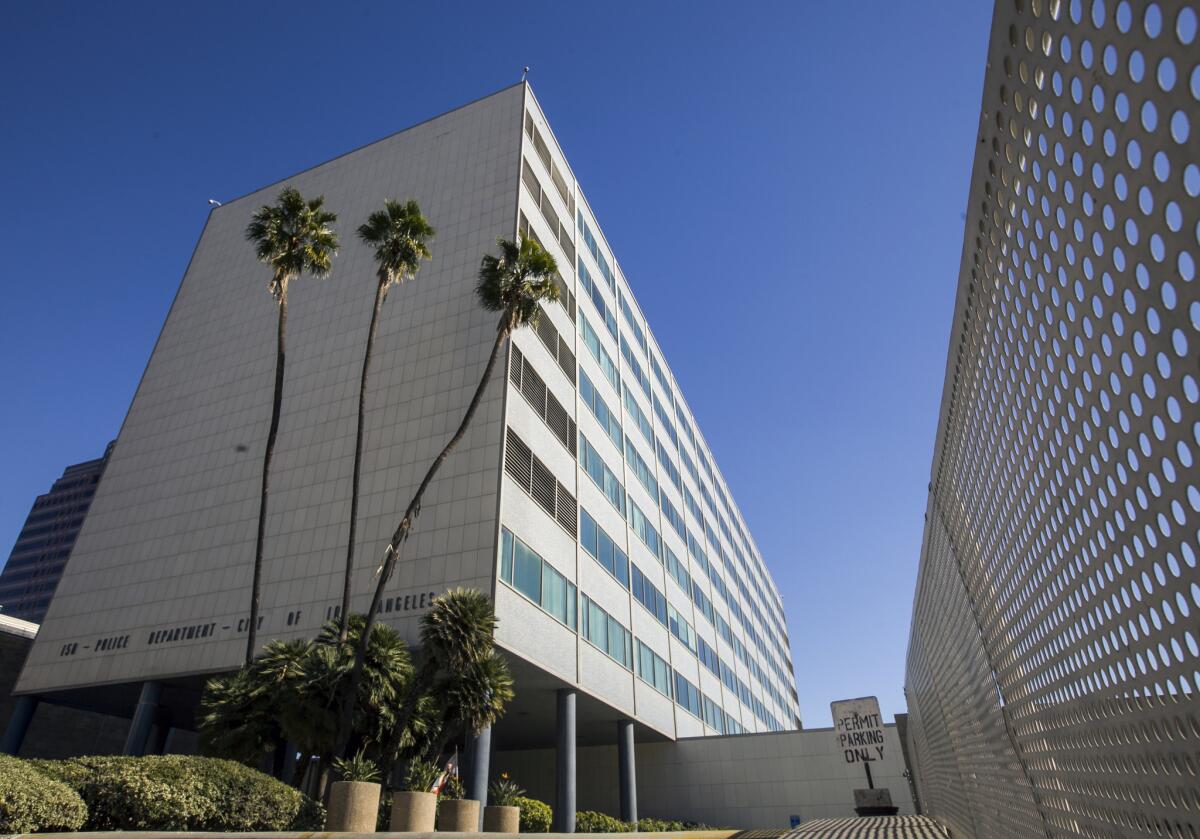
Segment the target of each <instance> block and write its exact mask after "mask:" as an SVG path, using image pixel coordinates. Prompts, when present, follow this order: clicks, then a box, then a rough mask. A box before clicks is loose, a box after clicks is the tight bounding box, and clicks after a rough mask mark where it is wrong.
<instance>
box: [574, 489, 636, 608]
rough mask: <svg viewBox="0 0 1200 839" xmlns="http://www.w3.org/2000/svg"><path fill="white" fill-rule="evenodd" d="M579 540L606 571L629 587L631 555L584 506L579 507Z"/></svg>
mask: <svg viewBox="0 0 1200 839" xmlns="http://www.w3.org/2000/svg"><path fill="white" fill-rule="evenodd" d="M579 542H580V544H581V545H583V549H584V550H585V551H587V552H588V553H589V554H591V556H592V558H593V559H595V560H596V561H597V562H599V563H600V564H601V565H602V566H604V570H605V571H607V572H608V573H610V574H612V575H613V576H614V577H616V578H617V582H619V583H620V584H621V585H622V586H624V587H625V588H629V557H628V556H626V555H625V551H623V550H621V549H620V548H619V547H617V544H616V542H614V541H613V540H612V537H610V536H609V535H608V534H607V533H605V532H604V529H603V528H602V527H600V525H598V524H596V520H595V519H593V518H592V517H591V516H590V515H588V511H587V510H585V509H583V508H582V507H580V508H579Z"/></svg>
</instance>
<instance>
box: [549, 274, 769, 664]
mask: <svg viewBox="0 0 1200 839" xmlns="http://www.w3.org/2000/svg"><path fill="white" fill-rule="evenodd" d="M579 267H580V269H581V277H582V278H583V284H584V286H585V289H586V290H587V291H588V294H589V296H590V297H591V298H592V300H593V302H594V303H595V304H596V309H597V311H598V312H600V314H601V317H602V318H604V320H605V323H606V326H607V328H608V329H609V330H610V331H612V330H613V329H614V328H615V317H614V316H613V315H612V313H611V311H610V310H609V309H608V307H607V304H606V303H605V301H604V299H603V297H602V296H601V294H600V293H599V292H598V286H597V285H596V284H595V283H594V282H593V281H592V279H591V276H590V274H588V273H587V268H586V266H585V265H584V264H583V263H582V262H580V264H579ZM627 305H628V304H627ZM629 317H632V312H630V313H629V315H627V318H629ZM544 320H545V319H544ZM580 320H581V321H582V322H581V323H580V331H581V334H582V338H583V342H584V344H585V345H586V346H587V347H588V349H589V351H590V352H591V353H592V355H593V357H594V358H595V360H596V361H597V363H598V364H599V366H600V367H601V369H602V371H603V372H604V373H605V375H606V377H607V378H608V379H609V382H610V384H611V385H612V386H613V387H614V389H617V390H618V392H619V393H623V395H624V402H625V405H626V408H627V410H629V413H630V415H631V416H632V417H633V419H634V421H635V423H636V424H637V425H638V428H639V431H640V432H641V433H642V434H643V435H644V436H645V437H646V438H647V440H648V441H650V442H652V443H653V445H654V450H655V453H656V455H657V459H658V462H659V463H660V465H661V466H662V468H663V470H664V472H665V473H666V475H667V476H668V477H669V478H670V480H671V481H672V482H673V483H675V484H676V486H677V487H679V488H681V489H682V490H683V491H684V493H685V500H689V498H688V497H687V495H688V490H687V488H686V487H684V486H683V484H682V478H681V475H680V473H679V469H678V467H677V466H676V465H675V463H674V461H673V460H672V459H671V456H670V454H669V453H668V452H667V450H666V448H665V446H664V445H663V444H662V442H661V441H660V440H658V439H656V438H655V437H654V434H653V431H652V426H651V423H650V421H649V418H648V417H647V416H646V414H645V412H644V411H643V410H642V408H641V406H640V405H638V403H637V401H636V399H635V398H634V397H633V396H632V395H631V393H630V392H629V389H628V387H625V388H622V387H621V382H620V373H619V370H618V367H617V365H616V363H615V362H614V361H613V359H612V357H611V356H610V355H609V354H608V351H607V349H606V348H605V347H604V345H603V343H602V342H601V341H600V339H599V336H598V335H597V334H596V332H595V330H594V329H593V328H592V326H591V324H590V322H588V320H587V318H586V317H584V316H582V313H580ZM550 331H551V333H552V334H551V340H547V338H546V336H543V341H544V343H546V344H547V347H548V348H550V349H551V350H552V352H553V351H555V350H556V349H558V346H557V345H559V343H560V342H559V341H555V340H553V339H554V338H557V332H556V331H554V330H553V327H552V326H551V327H550ZM622 340H623V339H622ZM561 344H564V345H565V342H561ZM562 348H563V349H565V346H563V347H562ZM622 353H623V355H624V356H625V357H626V359H627V362H628V363H629V366H630V369H631V371H632V374H633V376H634V378H635V379H637V380H638V381H639V384H640V385H641V387H642V389H643V390H644V391H646V392H647V393H648V394H649V395H650V396H651V399H652V401H653V403H654V409H655V412H656V414H657V415H658V418H659V420H660V423H661V424H662V426H663V428H664V433H667V434H668V436H670V437H671V438H672V442H673V443H674V444H675V447H676V449H677V450H678V451H679V452H680V453H681V456H682V457H684V458H685V465H689V466H690V469H689V471H692V472H694V470H695V466H694V464H693V463H691V458H690V456H688V455H687V453H686V451H685V450H684V449H682V448H681V447H679V445H678V439H677V436H676V431H675V428H674V425H673V424H672V423H671V420H670V417H669V416H668V414H667V411H666V407H665V406H664V405H663V403H662V401H661V400H660V399H659V398H658V395H657V394H656V393H654V392H653V391H652V390H651V389H650V387H649V379H648V377H647V376H646V374H645V372H644V371H643V369H642V368H641V365H640V363H639V362H638V361H637V359H636V358H634V357H633V355H632V350H631V348H630V345H629V344H628V342H627V341H625V342H624V345H623V346H622ZM556 354H557V353H556ZM648 356H649V357H650V359H651V364H652V366H657V359H655V358H654V357H653V355H652V354H650V353H648ZM559 358H560V364H561V355H559ZM572 359H573V357H572ZM574 372H575V371H572V373H574ZM578 372H579V373H580V374H583V371H582V368H580V369H579V371H578ZM656 373H661V369H659V370H658V371H656ZM535 375H536V374H535ZM583 375H586V374H583ZM572 378H574V376H572ZM662 378H663V380H665V373H664V374H662ZM581 391H582V392H583V393H582V395H583V398H584V401H585V404H588V405H589V407H590V408H591V409H592V411H593V413H594V414H596V415H597V418H598V419H599V420H601V423H602V426H603V427H604V428H605V429H606V431H607V432H608V434H609V436H610V437H611V438H613V439H614V443H617V444H618V446H619V447H620V448H623V449H625V453H626V456H627V460H629V461H630V462H631V464H632V465H633V467H634V470H635V474H637V475H638V477H639V480H641V482H642V483H643V485H645V486H646V488H647V491H648V492H650V494H651V496H652V497H654V498H656V499H658V502H659V507H660V509H662V510H663V512H664V515H665V517H666V518H667V520H668V522H669V523H670V524H671V526H672V527H673V529H675V530H676V532H679V531H680V527H681V524H682V516H681V515H679V514H678V511H677V510H675V508H674V506H673V505H672V504H671V502H670V501H669V500H666V502H665V504H664V503H663V502H664V499H663V498H662V495H661V493H660V492H658V487H657V480H656V479H655V478H654V476H653V473H652V470H650V469H649V466H648V464H647V463H646V461H645V460H644V458H642V457H641V455H640V454H639V453H637V451H636V448H633V447H632V446H631V445H630V443H629V442H628V438H627V437H624V435H623V432H622V430H621V428H620V425H621V424H620V421H619V420H617V419H616V418H615V417H614V415H613V413H612V411H611V410H610V409H609V408H608V405H607V404H606V403H605V402H604V401H603V399H602V398H601V397H599V394H598V393H597V392H596V389H595V387H594V385H593V383H592V382H591V381H590V379H589V380H588V381H587V384H586V385H583V386H581ZM534 398H536V397H534ZM550 398H551V399H553V396H551V397H550ZM535 407H536V406H535ZM673 407H674V406H673ZM543 418H544V419H546V418H547V417H546V416H545V415H543ZM554 430H556V434H557V431H558V430H557V429H554ZM557 436H559V437H560V439H561V436H562V435H561V434H557ZM618 440H621V441H622V442H623V443H624V446H621V443H620V442H618ZM564 445H565V444H564ZM593 453H594V450H593ZM631 454H632V457H630V455H631ZM700 457H701V461H702V463H703V465H704V467H705V471H706V473H708V474H709V475H711V474H712V469H711V466H710V465H709V463H708V461H707V459H706V458H704V457H703V455H700ZM596 460H599V458H596ZM600 463H601V464H602V461H600ZM608 473H609V474H608V476H607V477H608V480H607V482H605V479H604V477H601V479H600V480H597V485H599V486H601V488H602V489H605V491H606V494H609V495H610V499H614V506H616V507H617V509H618V510H621V507H622V503H623V501H622V500H621V499H623V495H624V490H623V487H621V486H620V481H619V480H617V479H616V476H615V474H613V473H612V472H611V470H608ZM592 477H593V480H596V475H595V474H593V475H592ZM698 477H699V476H698V474H694V475H693V478H694V479H695V480H696V482H697V484H698V485H699V486H700V491H701V495H702V497H703V498H704V500H705V502H706V504H707V505H708V507H709V509H710V510H711V511H712V513H713V515H714V516H715V517H716V518H717V519H718V526H719V527H721V530H722V532H723V533H725V534H726V538H727V539H729V541H730V542H731V543H732V542H733V539H732V533H731V532H730V531H729V528H728V525H727V524H726V522H725V520H724V518H723V517H722V516H720V514H719V513H718V512H717V510H716V506H715V504H714V502H713V500H712V497H711V495H710V494H709V492H708V489H707V487H706V486H705V484H704V483H703V482H701V481H699V480H698ZM606 484H607V485H606ZM714 486H715V484H714ZM720 497H721V499H722V502H723V503H726V504H727V500H726V499H725V494H724V492H723V491H721V492H720ZM690 500H692V504H690V505H689V509H690V510H691V511H692V513H693V515H694V516H696V517H697V519H698V520H699V521H700V522H703V523H704V525H705V527H706V528H707V527H708V525H707V523H706V522H704V517H703V515H702V513H701V512H700V510H699V507H698V506H697V505H695V503H694V499H690ZM639 513H640V511H639ZM734 521H735V524H737V521H736V519H735V520H734ZM647 524H648V522H647ZM738 526H739V530H740V525H738ZM639 535H640V536H642V537H643V541H646V542H647V544H648V545H649V546H650V547H651V549H652V550H653V549H655V548H654V545H655V543H656V542H657V541H658V539H657V531H655V530H653V528H652V526H651V527H650V529H646V528H643V529H642V530H641V532H640V533H639ZM680 535H681V537H682V536H683V535H684V534H683V533H681V534H680ZM735 549H736V546H735ZM737 554H738V556H739V558H742V557H741V551H740V550H737ZM656 555H658V553H657V551H656ZM721 555H722V557H723V558H725V555H724V552H723V551H722V552H721ZM742 561H743V564H744V558H742ZM726 565H727V566H728V565H729V563H728V561H726ZM706 568H711V566H706ZM746 571H747V575H746V576H747V577H748V578H749V579H750V580H751V581H752V582H753V583H754V585H755V588H756V589H758V590H759V592H760V595H761V589H760V588H759V586H758V581H757V579H756V575H753V574H750V573H749V568H748V567H747V568H746ZM709 573H710V578H711V577H712V572H711V571H710V572H709ZM734 576H735V578H736V579H737V580H738V582H739V588H740V589H741V591H742V594H743V596H744V597H746V599H747V601H748V602H749V601H750V600H751V597H750V594H749V590H748V589H746V588H745V584H744V582H743V581H742V579H741V577H740V576H738V575H736V574H735V575H734ZM714 584H715V585H716V586H717V590H718V592H719V593H720V594H721V595H722V597H723V599H724V600H726V602H730V600H731V598H730V597H729V594H728V591H727V590H726V589H725V587H724V582H723V580H721V579H720V578H719V577H718V578H717V579H716V580H715V581H714ZM760 599H763V600H765V598H762V597H761V596H760ZM733 608H734V609H735V610H736V617H737V618H738V622H739V623H740V624H742V625H743V626H744V627H745V628H746V629H747V631H748V633H750V634H751V638H752V639H753V640H754V641H755V646H756V647H757V648H759V649H760V650H762V651H763V652H764V655H766V656H768V658H769V664H770V666H771V669H772V670H773V671H774V672H775V673H776V674H777V675H780V677H781V679H783V680H784V681H786V680H787V677H786V675H784V674H783V668H782V667H781V666H780V665H779V663H778V662H777V661H776V660H775V659H774V657H773V656H769V654H767V653H766V651H765V647H764V645H763V643H762V639H761V635H760V634H759V633H758V632H757V630H756V629H755V628H754V627H753V626H752V625H751V624H750V622H749V620H748V618H747V616H746V615H745V613H744V612H743V611H742V610H741V609H740V607H737V606H736V605H735V606H733ZM772 618H774V616H772ZM776 627H778V622H777V621H776ZM771 641H772V642H773V643H774V645H775V646H776V648H777V649H779V650H780V651H781V655H782V656H783V657H784V659H785V660H786V653H783V652H782V645H780V644H779V642H778V640H777V639H775V638H771Z"/></svg>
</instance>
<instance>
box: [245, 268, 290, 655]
mask: <svg viewBox="0 0 1200 839" xmlns="http://www.w3.org/2000/svg"><path fill="white" fill-rule="evenodd" d="M286 336H287V285H286V283H285V284H284V285H283V289H282V291H281V292H280V295H279V331H278V334H277V336H276V342H277V343H276V345H275V396H274V398H273V400H272V403H271V430H270V431H268V432H267V449H266V452H265V453H264V454H263V469H262V495H261V496H260V499H259V502H258V539H257V541H256V542H255V545H254V581H253V582H252V583H251V584H250V626H249V627H248V632H247V634H246V663H247V664H250V663H251V662H252V661H254V651H255V650H256V649H257V647H258V609H259V600H260V594H261V590H262V566H263V544H264V542H265V541H266V533H267V495H268V494H269V492H270V484H271V457H272V455H274V454H275V437H276V436H277V435H278V433H279V414H280V409H281V408H282V407H283V364H284V342H285V338H286Z"/></svg>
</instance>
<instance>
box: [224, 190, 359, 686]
mask: <svg viewBox="0 0 1200 839" xmlns="http://www.w3.org/2000/svg"><path fill="white" fill-rule="evenodd" d="M324 203H325V196H319V197H317V198H314V199H312V200H311V201H305V200H304V197H303V196H302V195H301V194H300V193H299V192H298V191H297V190H295V189H293V188H292V187H285V188H284V190H283V191H282V192H280V193H279V198H278V199H276V201H275V203H274V204H265V205H263V206H262V207H261V208H259V210H258V211H257V212H256V213H255V214H254V216H253V217H252V218H251V220H250V224H249V225H248V226H247V227H246V240H247V241H249V242H252V243H253V244H254V252H255V255H256V256H257V257H258V259H259V261H260V262H265V263H267V264H268V265H270V266H271V282H270V284H269V285H268V286H267V290H268V291H269V292H270V293H271V296H272V297H273V298H274V299H275V302H276V303H277V304H279V317H278V324H277V326H278V329H277V336H276V345H275V395H274V398H273V401H272V405H271V429H270V431H268V432H267V447H266V451H265V452H264V454H263V469H262V494H261V497H260V499H259V504H258V537H257V540H256V542H255V545H254V580H253V582H252V583H251V585H250V625H249V631H248V633H247V637H246V663H247V664H249V663H250V662H251V661H253V660H254V651H255V649H256V648H257V646H258V610H259V600H260V593H261V589H262V564H263V542H264V539H265V536H266V525H267V495H268V493H269V490H270V478H271V456H272V455H273V454H274V453H275V436H276V435H277V434H278V433H279V411H280V407H281V406H282V404H283V365H284V339H285V337H286V334H287V299H288V298H287V295H288V286H289V285H290V284H291V282H292V280H294V279H296V278H297V277H299V276H300V275H301V274H303V273H304V272H306V271H307V272H308V273H310V274H312V275H313V276H314V277H324V276H325V275H327V274H328V273H329V269H330V267H331V266H332V263H333V257H334V255H335V254H336V253H337V248H338V240H337V234H336V233H334V232H333V230H332V229H331V228H330V226H329V225H331V224H333V222H335V221H337V216H336V215H334V214H333V213H331V212H329V211H327V210H324V209H322V207H323V205H324Z"/></svg>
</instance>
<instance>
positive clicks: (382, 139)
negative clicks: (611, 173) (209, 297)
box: [212, 81, 529, 214]
mask: <svg viewBox="0 0 1200 839" xmlns="http://www.w3.org/2000/svg"><path fill="white" fill-rule="evenodd" d="M520 85H524V86H526V87H528V85H529V83H528V82H526V81H519V82H516V83H514V84H510V85H508V86H506V87H502V88H500V89H499V90H494V91H492V92H491V93H487V94H484V95H483V96H478V97H476V98H474V99H472V100H471V101H470V102H464V103H463V104H461V105H458V106H456V107H453V108H451V109H449V110H448V111H442V112H441V113H440V114H435V115H434V116H431V117H428V118H426V119H423V120H421V121H420V122H414V123H413V124H412V125H409V126H405V127H404V128H401V129H399V130H398V131H393V132H392V133H391V134H385V135H384V136H382V137H380V138H378V139H376V140H371V141H370V142H367V143H363V144H362V145H360V146H355V147H354V148H352V149H348V150H346V151H344V152H342V153H341V154H337V155H334V156H333V157H331V158H329V159H328V160H322V161H320V162H319V163H314V164H313V165H311V166H306V167H304V168H303V169H301V170H299V171H297V172H293V173H292V174H290V175H287V176H285V177H282V178H280V179H278V180H276V181H271V182H270V183H268V184H264V185H263V186H260V187H256V188H254V189H252V190H250V191H249V192H244V193H242V194H241V195H239V196H237V197H236V198H230V199H229V200H228V201H225V202H223V203H222V204H221V207H217V208H214V209H213V211H212V212H213V214H216V213H219V212H220V211H221V209H222V208H224V207H228V206H230V205H231V204H236V203H237V202H238V201H241V200H242V199H244V198H249V197H250V196H251V195H254V194H255V193H256V192H262V191H263V190H264V189H270V188H271V187H273V186H278V185H279V184H282V183H284V182H285V181H290V180H291V179H292V178H298V177H300V176H301V175H303V174H305V173H306V172H311V171H312V170H313V169H318V168H320V167H322V166H324V165H326V164H327V163H333V162H334V161H335V160H341V159H342V158H343V157H348V156H349V155H352V154H354V153H356V152H360V151H362V150H363V149H367V148H370V147H371V146H373V145H376V144H377V143H383V142H385V141H387V140H390V139H392V138H393V137H396V136H398V135H400V134H403V133H404V132H406V131H412V130H413V129H414V128H419V127H421V126H422V125H425V124H426V123H428V122H433V121H434V120H437V119H441V118H442V117H445V116H449V115H450V114H452V113H454V112H455V111H461V110H462V109H463V108H469V107H471V106H472V105H476V104H478V103H480V102H482V101H483V100H485V99H491V98H492V97H493V96H499V95H500V94H501V93H507V92H508V91H510V90H512V89H513V88H514V87H518V86H520Z"/></svg>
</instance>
